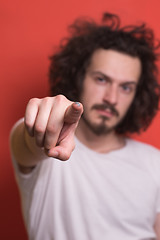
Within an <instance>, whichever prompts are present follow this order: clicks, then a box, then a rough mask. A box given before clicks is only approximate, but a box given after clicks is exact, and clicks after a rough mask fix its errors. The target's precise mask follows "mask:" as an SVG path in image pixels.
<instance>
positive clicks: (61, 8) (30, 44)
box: [0, 0, 160, 240]
mask: <svg viewBox="0 0 160 240" xmlns="http://www.w3.org/2000/svg"><path fill="white" fill-rule="evenodd" d="M104 11H110V12H113V13H117V14H119V15H120V16H121V17H122V20H123V23H133V24H134V23H140V22H142V21H145V22H147V23H148V25H149V26H150V27H152V28H153V29H154V31H155V35H156V37H157V38H160V27H159V20H160V17H159V0H152V1H151V0H148V1H147V0H112V1H109V0H108V1H107V0H80V1H76V0H67V1H65V0H26V1H25V0H14V1H12V0H1V2H0V25H1V27H0V31H1V37H0V48H1V49H0V53H1V54H0V90H1V93H0V104H1V105H0V112H1V114H0V116H1V117H0V120H1V123H0V128H1V131H0V133H1V134H0V136H1V140H0V148H1V151H0V154H1V157H0V164H1V165H0V208H1V209H0V239H4V240H10V239H16V240H21V239H23V240H25V239H27V235H26V232H25V229H24V225H23V222H22V217H21V212H20V201H19V194H18V191H17V186H16V184H15V180H14V175H13V170H12V165H11V160H10V153H9V146H8V136H9V131H10V129H11V127H12V125H13V123H14V122H15V121H16V120H17V119H19V118H21V117H22V116H23V114H24V110H25V106H26V103H27V102H28V100H29V99H30V98H31V97H44V96H46V95H47V94H48V77H47V74H48V65H49V61H48V56H49V55H50V54H52V52H53V50H54V46H55V45H57V44H58V43H59V40H60V39H61V38H62V37H63V36H65V35H66V33H67V32H66V29H67V26H68V25H69V24H70V23H72V21H73V20H74V19H75V18H77V17H78V16H90V17H94V18H96V19H100V17H101V13H102V12H104ZM159 66H160V65H159ZM159 120H160V114H158V115H157V117H156V118H155V120H154V122H153V124H152V125H151V127H150V128H149V129H148V130H147V132H145V133H144V134H142V135H141V136H140V137H137V136H136V138H138V139H140V140H142V141H144V142H147V143H151V144H152V145H154V146H156V147H158V148H160V141H159V140H160V137H159V135H160V124H159Z"/></svg>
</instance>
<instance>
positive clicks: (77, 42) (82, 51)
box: [49, 13, 160, 134]
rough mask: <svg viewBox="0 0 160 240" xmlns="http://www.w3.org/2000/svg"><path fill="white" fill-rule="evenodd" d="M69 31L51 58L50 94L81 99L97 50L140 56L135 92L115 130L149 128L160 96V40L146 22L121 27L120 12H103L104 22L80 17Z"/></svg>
mask: <svg viewBox="0 0 160 240" xmlns="http://www.w3.org/2000/svg"><path fill="white" fill-rule="evenodd" d="M69 32H70V35H69V37H68V38H65V39H63V41H62V43H61V45H60V49H59V51H58V52H57V53H55V54H54V55H53V56H51V57H50V60H51V65H50V72H49V79H50V87H51V95H52V96H54V95H57V94H63V95H65V96H66V97H67V98H69V99H70V100H72V101H79V99H80V95H81V92H82V86H83V79H84V76H85V74H86V69H87V67H88V66H89V63H90V60H91V57H92V54H93V52H94V51H95V50H96V49H100V48H102V49H112V50H116V51H119V52H122V53H125V54H128V55H130V56H134V57H138V58H139V59H140V61H141V64H142V73H141V77H140V79H139V84H138V87H137V91H136V95H135V98H134V100H133V103H132V105H131V107H130V108H129V110H128V112H127V114H126V116H125V118H124V119H123V120H122V122H121V123H120V124H119V125H118V126H117V128H116V131H117V133H120V134H126V133H134V132H137V133H138V132H140V130H146V129H147V127H148V126H149V124H150V123H151V121H152V119H153V117H154V116H155V114H156V113H157V110H158V108H159V97H160V85H159V84H158V80H157V73H158V69H157V65H156V61H157V59H158V56H159V54H158V53H157V49H158V48H159V46H160V43H159V42H157V44H155V38H154V33H153V31H152V30H151V29H150V28H148V27H146V24H145V23H143V24H141V25H138V26H134V25H129V26H125V27H121V24H120V18H119V17H118V16H117V15H114V14H110V13H104V15H103V18H102V23H101V24H97V23H96V22H94V21H93V20H85V19H77V20H76V21H75V22H74V23H73V24H72V25H71V26H70V27H69Z"/></svg>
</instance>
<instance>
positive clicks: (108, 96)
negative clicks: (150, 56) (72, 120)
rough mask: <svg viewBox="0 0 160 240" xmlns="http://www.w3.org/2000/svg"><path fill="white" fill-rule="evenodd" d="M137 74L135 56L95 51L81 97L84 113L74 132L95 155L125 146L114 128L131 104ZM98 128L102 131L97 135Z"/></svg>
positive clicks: (137, 61)
mask: <svg viewBox="0 0 160 240" xmlns="http://www.w3.org/2000/svg"><path fill="white" fill-rule="evenodd" d="M140 74H141V62H140V60H139V59H138V58H136V57H131V56H129V55H126V54H122V53H119V52H117V51H114V50H103V49H98V50H96V51H95V52H94V54H93V56H92V61H91V63H90V66H89V67H88V69H87V73H86V76H85V79H84V85H83V92H82V95H81V102H82V104H83V106H84V109H85V111H84V113H83V117H82V118H81V120H80V123H79V125H78V128H77V131H76V134H77V136H78V138H79V139H80V140H81V141H82V142H83V143H84V144H86V145H87V146H88V147H90V148H92V149H93V150H96V151H98V152H108V151H111V150H113V149H117V148H120V147H123V146H124V144H125V142H124V139H123V138H122V137H119V136H117V135H116V134H115V130H114V128H115V127H116V126H117V124H118V123H119V122H120V121H121V120H122V119H123V117H124V116H125V115H126V113H127V111H128V109H129V107H130V105H131V103H132V102H133V99H134V96H135V93H136V88H137V85H138V81H139V78H140ZM93 95H94V97H93ZM94 106H98V108H97V107H94ZM103 106H104V108H103ZM105 106H106V107H105ZM113 110H114V111H113ZM99 126H101V129H102V131H100V132H98V134H96V133H95V132H96V129H98V128H99ZM94 130H95V131H94ZM104 142H106V144H105V145H104Z"/></svg>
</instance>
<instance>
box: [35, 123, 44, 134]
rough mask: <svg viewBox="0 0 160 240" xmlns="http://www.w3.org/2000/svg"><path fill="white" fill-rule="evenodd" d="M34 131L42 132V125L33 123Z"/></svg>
mask: <svg viewBox="0 0 160 240" xmlns="http://www.w3.org/2000/svg"><path fill="white" fill-rule="evenodd" d="M34 131H35V132H36V133H40V134H43V133H44V131H45V129H44V126H43V125H41V124H35V128H34Z"/></svg>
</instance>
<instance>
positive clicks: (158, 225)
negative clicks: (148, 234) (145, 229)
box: [155, 213, 160, 240]
mask: <svg viewBox="0 0 160 240" xmlns="http://www.w3.org/2000/svg"><path fill="white" fill-rule="evenodd" d="M155 232H156V237H157V238H156V240H160V213H158V215H157V217H156V222H155Z"/></svg>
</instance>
